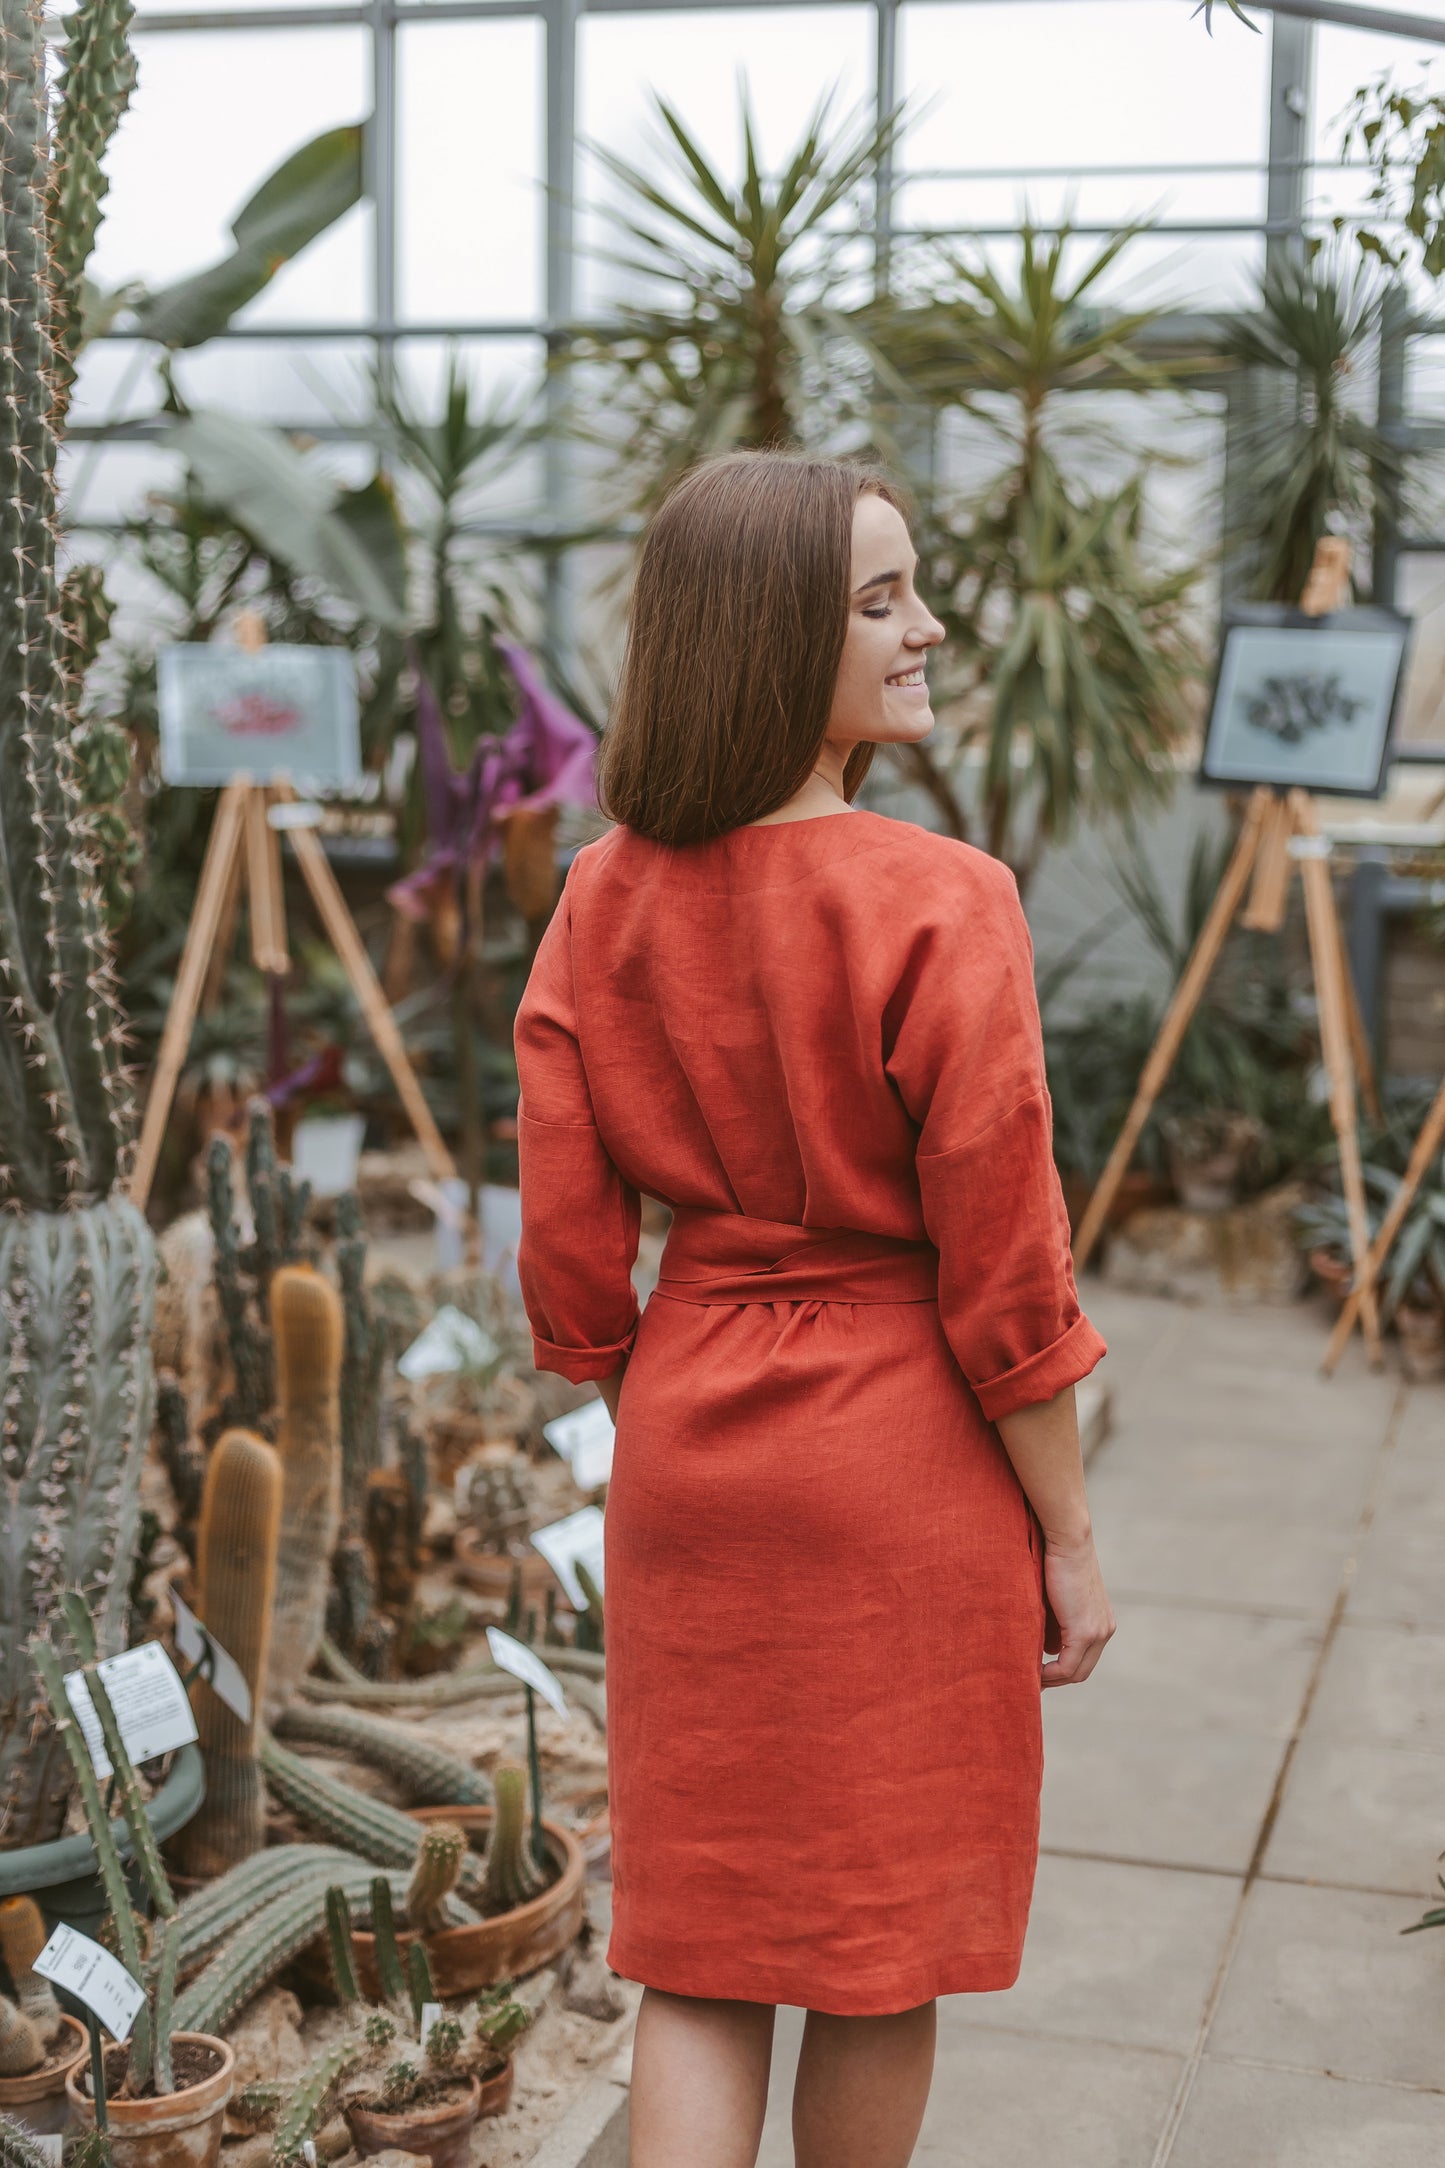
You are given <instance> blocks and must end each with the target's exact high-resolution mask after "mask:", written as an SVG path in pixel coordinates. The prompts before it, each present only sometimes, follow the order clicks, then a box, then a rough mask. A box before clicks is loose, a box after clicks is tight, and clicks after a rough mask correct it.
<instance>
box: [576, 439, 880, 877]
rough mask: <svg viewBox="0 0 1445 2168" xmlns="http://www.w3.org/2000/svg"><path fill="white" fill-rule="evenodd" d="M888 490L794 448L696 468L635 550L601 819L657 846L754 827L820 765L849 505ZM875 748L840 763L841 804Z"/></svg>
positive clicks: (838, 629) (841, 631)
mask: <svg viewBox="0 0 1445 2168" xmlns="http://www.w3.org/2000/svg"><path fill="white" fill-rule="evenodd" d="M869 492H872V493H874V494H876V495H877V496H880V497H883V498H884V499H886V501H887V502H888V503H889V504H892V505H896V506H898V508H899V509H900V510H902V509H903V508H904V507H903V500H902V498H901V495H900V493H899V492H898V491H897V490H896V489H895V488H894V487H893V485H892V484H891V483H890V482H888V481H887V480H886V479H885V478H884V477H883V476H882V475H880V474H878V473H875V472H874V471H873V470H872V469H871V468H868V467H863V466H857V465H853V464H851V463H849V462H846V461H843V460H836V459H815V458H811V457H809V456H807V455H806V454H800V453H794V452H733V453H729V454H727V455H726V456H725V457H723V458H720V459H710V460H706V461H704V462H703V463H702V464H701V465H700V466H696V467H694V468H693V469H692V470H691V471H690V472H689V473H688V474H686V475H684V477H683V479H682V480H681V481H680V482H679V483H678V484H677V486H676V488H675V489H674V490H672V492H671V493H670V495H669V496H668V497H667V499H666V500H665V502H664V503H663V504H662V506H661V508H660V509H659V511H658V512H657V513H656V515H655V517H654V518H653V521H652V524H651V526H650V527H649V528H648V530H647V535H646V537H645V539H644V541H643V545H642V555H641V559H640V561H639V564H638V568H637V580H636V585H635V587H634V589H633V594H632V608H631V614H630V621H629V625H628V634H627V652H626V655H625V657H624V659H623V665H622V677H621V682H620V683H619V685H618V689H617V698H616V700H615V702H614V703H613V708H612V715H611V719H610V721H609V723H608V726H607V730H606V732H605V733H604V736H603V739H602V747H601V752H600V755H599V759H598V775H597V784H598V799H599V802H600V804H601V806H602V808H603V810H604V812H606V813H607V814H608V815H609V817H610V818H611V819H613V820H616V821H623V822H625V823H626V825H627V826H628V827H629V828H635V829H638V830H639V831H640V832H641V833H642V834H643V835H647V836H652V837H654V838H655V839H656V840H657V841H658V842H660V843H699V842H702V841H704V840H705V839H706V838H707V837H709V836H716V835H721V834H723V833H724V831H725V830H727V829H729V828H737V827H741V826H742V825H743V823H744V822H747V821H755V820H759V819H761V817H762V816H763V815H764V814H765V813H771V812H773V811H775V810H776V808H777V807H778V806H780V805H783V804H785V803H786V802H787V800H788V799H789V798H791V797H792V796H793V794H794V792H795V791H798V790H800V789H801V788H802V786H803V784H804V783H805V782H806V780H807V778H808V776H809V774H810V773H811V771H812V768H813V765H814V763H815V762H816V760H817V758H818V753H819V750H820V749H821V747H822V744H823V739H824V736H825V734H826V731H827V724H828V716H829V712H830V710H831V708H832V704H833V689H834V686H835V685H836V683H837V678H838V665H839V662H840V660H841V658H842V654H843V640H844V636H845V634H846V633H847V629H848V587H849V578H850V574H851V571H852V558H853V508H854V506H855V505H856V504H857V502H858V499H859V498H860V497H861V496H864V495H865V494H867V493H869ZM872 758H873V747H872V746H871V745H858V746H855V747H854V749H853V752H852V753H851V754H850V755H849V758H848V762H847V766H846V768H845V769H844V778H843V780H844V789H845V792H846V795H847V796H848V797H849V798H850V799H851V798H852V797H853V795H854V793H855V792H856V791H857V789H858V786H859V784H860V783H861V782H862V780H863V778H864V776H865V775H866V774H867V772H868V767H869V763H870V762H871V760H872Z"/></svg>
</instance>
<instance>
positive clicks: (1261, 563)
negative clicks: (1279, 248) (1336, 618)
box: [1228, 250, 1403, 603]
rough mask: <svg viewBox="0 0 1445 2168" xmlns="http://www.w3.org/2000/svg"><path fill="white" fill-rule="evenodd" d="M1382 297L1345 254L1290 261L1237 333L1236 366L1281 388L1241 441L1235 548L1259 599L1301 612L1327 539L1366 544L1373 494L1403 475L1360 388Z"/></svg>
mask: <svg viewBox="0 0 1445 2168" xmlns="http://www.w3.org/2000/svg"><path fill="white" fill-rule="evenodd" d="M1382 292H1383V289H1382V287H1381V283H1380V280H1379V277H1378V274H1377V273H1376V272H1375V271H1373V270H1372V269H1371V268H1370V267H1369V266H1368V265H1363V264H1361V265H1356V266H1354V267H1352V268H1347V267H1346V266H1345V264H1344V262H1343V260H1342V258H1341V256H1340V255H1339V253H1338V251H1335V250H1321V251H1318V252H1317V253H1316V254H1315V256H1314V257H1313V258H1312V259H1311V260H1309V261H1304V260H1302V259H1299V258H1295V257H1286V258H1284V259H1283V260H1281V261H1280V262H1278V263H1276V264H1273V265H1271V266H1270V268H1269V269H1268V270H1266V272H1265V274H1264V276H1263V278H1262V280H1261V282H1260V290H1259V305H1258V308H1257V309H1256V310H1254V311H1252V312H1250V313H1249V314H1248V315H1242V316H1237V317H1235V318H1234V319H1233V321H1232V323H1231V325H1230V329H1229V338H1228V351H1229V353H1230V355H1231V356H1232V358H1233V359H1234V361H1235V362H1236V363H1237V364H1239V365H1240V366H1241V367H1244V368H1248V369H1254V370H1258V371H1260V372H1261V373H1262V375H1263V376H1264V377H1265V379H1266V381H1269V380H1271V379H1272V380H1273V382H1274V384H1275V386H1276V387H1277V396H1276V397H1275V398H1273V399H1270V400H1268V401H1266V402H1265V404H1264V406H1263V408H1262V410H1261V411H1260V412H1259V414H1258V415H1257V417H1256V418H1255V419H1254V420H1253V421H1252V422H1245V423H1244V424H1243V425H1242V427H1241V429H1240V431H1239V436H1238V447H1239V473H1240V477H1241V487H1242V490H1243V492H1244V495H1243V507H1242V510H1241V513H1240V516H1239V529H1240V533H1239V536H1238V539H1239V540H1240V541H1241V542H1242V543H1243V544H1244V545H1245V546H1246V547H1247V548H1248V549H1249V550H1250V552H1251V553H1252V554H1253V556H1254V557H1255V560H1256V562H1255V566H1254V574H1253V580H1252V586H1253V591H1254V593H1255V594H1256V595H1257V596H1258V597H1259V598H1260V599H1261V600H1263V601H1268V602H1291V603H1292V602H1298V600H1299V598H1300V596H1301V594H1302V593H1303V592H1304V584H1305V581H1306V579H1307V578H1308V577H1309V570H1310V566H1311V565H1312V564H1313V562H1314V554H1315V548H1316V545H1317V544H1318V542H1319V540H1320V537H1321V536H1322V535H1323V534H1325V533H1327V532H1328V531H1329V530H1330V528H1331V526H1332V525H1342V526H1343V527H1344V528H1345V529H1346V530H1347V531H1348V532H1350V533H1351V534H1353V535H1354V536H1355V537H1356V539H1357V540H1359V541H1362V542H1363V541H1365V540H1366V539H1367V538H1368V535H1369V530H1370V521H1371V518H1372V515H1373V511H1374V506H1375V498H1376V492H1377V491H1378V489H1379V488H1380V487H1381V485H1382V483H1383V484H1387V485H1389V486H1392V487H1393V486H1395V485H1397V484H1398V482H1399V480H1400V477H1401V475H1402V472H1403V464H1402V461H1401V459H1400V455H1399V453H1398V451H1397V450H1396V449H1395V447H1394V446H1393V445H1392V444H1391V443H1390V442H1389V441H1388V440H1387V439H1386V438H1385V437H1383V436H1382V435H1381V433H1380V431H1379V430H1378V429H1377V428H1376V427H1375V426H1374V424H1373V422H1372V421H1371V420H1370V418H1369V416H1368V414H1367V412H1366V411H1365V410H1364V406H1363V403H1362V400H1361V397H1360V394H1359V391H1358V389H1357V386H1358V383H1359V379H1360V375H1361V373H1362V371H1363V368H1364V365H1365V363H1366V362H1367V360H1368V357H1369V353H1370V348H1371V346H1372V343H1373V341H1374V339H1375V337H1376V334H1377V332H1378V329H1379V320H1380V307H1381V301H1382Z"/></svg>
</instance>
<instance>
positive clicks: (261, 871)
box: [130, 777, 457, 1211]
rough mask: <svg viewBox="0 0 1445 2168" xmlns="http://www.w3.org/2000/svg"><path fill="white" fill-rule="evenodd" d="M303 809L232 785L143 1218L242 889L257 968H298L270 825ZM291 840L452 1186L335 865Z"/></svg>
mask: <svg viewBox="0 0 1445 2168" xmlns="http://www.w3.org/2000/svg"><path fill="white" fill-rule="evenodd" d="M295 803H296V793H295V791H294V790H292V788H291V786H290V784H289V783H284V782H278V783H270V784H264V783H253V782H251V781H249V780H247V779H246V778H244V777H242V778H239V779H238V780H237V781H236V782H234V783H229V784H228V785H227V786H226V788H225V790H224V791H223V792H222V793H221V802H220V805H219V806H218V808H217V811H216V820H215V825H214V827H213V828H212V830H211V839H210V842H209V843H208V844H207V846H206V856H205V862H204V864H203V865H202V867H201V879H200V885H199V887H198V888H197V890H196V901H195V906H194V909H193V910H192V912H191V922H190V925H189V927H188V928H187V930H186V942H185V947H184V949H183V950H182V952H181V965H180V970H179V972H178V973H177V975H176V984H175V991H174V992H173V993H172V995H171V1005H170V1008H169V1010H168V1011H167V1014H166V1023H165V1030H164V1032H163V1033H162V1035H161V1044H160V1052H159V1054H158V1055H157V1057H156V1066H155V1074H154V1076H153V1077H152V1079H151V1087H150V1092H149V1095H148V1097H147V1099H146V1109H145V1120H144V1122H143V1124H142V1126H141V1136H140V1144H139V1147H138V1149H137V1152H136V1163H135V1172H134V1173H133V1174H132V1176H131V1181H130V1195H131V1197H132V1199H133V1201H134V1202H135V1203H136V1204H138V1205H139V1206H140V1207H141V1209H142V1211H144V1209H145V1205H146V1200H147V1198H148V1197H149V1196H150V1188H151V1183H152V1181H153V1180H154V1179H155V1171H156V1162H157V1160H158V1159H159V1157H160V1149H161V1140H162V1138H163V1137H164V1135H165V1128H166V1122H167V1121H168V1119H169V1118H170V1111H171V1103H172V1101H173V1099H174V1098H175V1091H176V1084H177V1082H178V1081H179V1078H180V1074H181V1069H182V1067H183V1066H184V1063H185V1059H186V1054H187V1052H188V1051H189V1048H190V1044H191V1033H192V1031H193V1030H194V1028H195V1022H196V1014H197V1011H198V1009H199V1008H200V1007H201V1005H202V1003H203V1001H204V999H205V998H206V996H207V994H208V993H210V994H211V995H214V994H215V993H216V992H217V991H218V990H219V986H220V981H221V978H222V977H223V975H224V972H225V968H226V959H227V956H228V954H229V951H230V947H231V939H232V936H233V934H234V930H235V923H236V912H237V910H238V908H239V904H240V897H241V890H242V888H243V887H244V888H245V890H246V892H247V894H248V897H249V900H250V921H251V955H252V958H253V960H254V962H255V964H256V968H257V969H258V970H259V971H264V972H266V973H267V974H268V975H274V976H279V977H284V976H285V974H286V973H287V972H288V971H289V970H290V968H291V962H290V956H289V954H288V952H287V946H286V907H285V894H284V890H283V887H282V881H281V839H280V836H279V834H278V833H277V830H276V828H275V827H274V826H273V825H272V822H271V813H272V810H273V808H275V807H277V806H281V805H294V804H295ZM287 833H288V835H289V836H290V838H291V847H292V849H293V851H294V852H295V854H296V862H297V864H298V865H299V866H300V868H301V872H302V875H303V877H304V879H305V882H306V885H307V887H308V888H309V889H310V891H311V897H312V901H313V902H314V903H315V905H316V910H317V913H318V916H319V917H320V919H321V923H322V925H323V927H324V928H325V930H326V933H327V936H328V938H329V939H330V941H331V945H332V947H333V948H334V949H335V950H336V953H337V955H338V956H339V957H340V959H341V964H342V968H343V969H344V971H345V972H346V976H347V978H348V979H349V980H350V981H351V987H352V991H353V992H354V993H355V995H356V998H357V1001H358V1002H359V1004H360V1006H361V1013H362V1015H363V1016H364V1017H365V1019H366V1024H367V1029H368V1030H369V1031H370V1033H371V1036H372V1039H373V1041H374V1042H375V1045H376V1048H377V1051H378V1052H379V1053H380V1055H381V1057H382V1059H383V1061H384V1062H385V1063H386V1066H387V1068H388V1070H389V1071H390V1072H391V1080H392V1082H393V1084H395V1086H396V1089H397V1092H398V1095H399V1096H400V1099H401V1103H402V1105H403V1106H404V1107H405V1108H406V1111H407V1114H408V1116H409V1118H410V1121H411V1125H412V1128H413V1129H414V1130H415V1132H416V1136H417V1140H418V1142H419V1143H420V1145H421V1148H422V1150H423V1152H424V1153H425V1154H426V1159H427V1165H428V1166H429V1167H430V1169H431V1173H432V1178H433V1180H434V1181H437V1182H445V1181H451V1180H453V1179H455V1176H456V1172H457V1169H456V1162H455V1161H454V1160H453V1158H452V1155H451V1153H450V1152H449V1151H448V1150H447V1147H446V1144H445V1142H444V1141H443V1138H442V1133H441V1131H440V1130H439V1129H438V1128H437V1125H436V1123H435V1121H434V1120H433V1119H432V1113H431V1109H430V1107H429V1106H428V1105H427V1103H426V1099H425V1097H424V1096H423V1093H422V1088H421V1085H420V1084H419V1083H418V1081H417V1076H416V1071H415V1070H414V1069H413V1068H412V1066H411V1063H410V1062H409V1061H408V1060H407V1056H406V1048H405V1047H404V1046H403V1044H402V1039H401V1033H400V1032H399V1031H398V1030H397V1028H396V1020H395V1018H394V1017H393V1015H392V1013H391V1010H390V1008H389V1006H388V1004H387V1000H386V996H385V994H384V993H383V992H382V990H381V986H380V984H379V983H378V980H377V976H376V973H375V972H374V971H373V970H372V968H371V959H370V957H369V956H368V955H367V953H366V947H365V944H364V943H363V941H362V938H361V935H360V934H359V933H358V932H357V930H356V922H355V920H354V919H353V918H352V916H351V913H350V911H349V910H348V909H347V907H346V899H345V897H344V896H343V895H342V893H341V889H340V887H339V885H338V883H337V879H336V875H335V874H334V873H333V872H332V870H331V865H330V861H329V860H328V859H327V856H326V853H325V851H324V850H323V849H322V848H321V844H320V841H319V839H318V837H317V835H316V832H315V830H314V829H313V828H310V827H305V826H291V825H289V824H288V826H287Z"/></svg>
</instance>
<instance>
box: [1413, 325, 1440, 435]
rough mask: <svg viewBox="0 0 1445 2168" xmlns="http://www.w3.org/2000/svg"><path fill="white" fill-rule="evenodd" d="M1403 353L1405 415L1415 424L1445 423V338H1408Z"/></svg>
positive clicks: (1437, 336)
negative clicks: (1404, 356) (1420, 422)
mask: <svg viewBox="0 0 1445 2168" xmlns="http://www.w3.org/2000/svg"><path fill="white" fill-rule="evenodd" d="M1405 354H1406V362H1405V410H1406V412H1407V413H1408V414H1409V415H1410V417H1411V419H1412V420H1414V421H1427V422H1445V337H1441V336H1440V335H1439V334H1438V333H1437V334H1435V335H1433V336H1431V337H1428V338H1417V339H1411V340H1410V342H1409V344H1408V345H1407V347H1406V349H1405Z"/></svg>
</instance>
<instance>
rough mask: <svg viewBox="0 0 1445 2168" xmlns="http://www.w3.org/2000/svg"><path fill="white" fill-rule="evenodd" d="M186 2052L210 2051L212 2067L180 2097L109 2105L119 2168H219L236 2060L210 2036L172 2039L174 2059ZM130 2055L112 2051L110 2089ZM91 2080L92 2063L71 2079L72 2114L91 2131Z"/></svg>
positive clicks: (78, 2066) (76, 2067)
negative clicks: (217, 2166)
mask: <svg viewBox="0 0 1445 2168" xmlns="http://www.w3.org/2000/svg"><path fill="white" fill-rule="evenodd" d="M183 2048H196V2049H208V2050H209V2051H210V2059H211V2066H212V2067H211V2068H210V2069H209V2070H208V2071H207V2072H206V2073H205V2074H204V2075H203V2076H201V2077H199V2078H198V2079H197V2080H196V2081H195V2083H194V2084H191V2085H187V2086H186V2087H184V2088H183V2090H181V2091H180V2092H176V2093H162V2094H161V2095H160V2097H159V2098H158V2099H155V2100H115V2099H108V2100H107V2101H106V2114H107V2117H108V2118H109V2125H110V2151H111V2159H112V2161H113V2163H114V2168H216V2164H217V2162H218V2161H219V2160H220V2158H221V2131H222V2125H223V2122H224V2120H225V2114H226V2103H227V2101H228V2100H229V2099H230V2097H231V2082H232V2079H233V2078H234V2076H235V2071H236V2058H235V2056H234V2054H233V2053H232V2052H231V2050H230V2048H228V2047H227V2045H226V2043H225V2041H224V2040H217V2039H215V2038H214V2037H213V2036H212V2035H211V2034H210V2033H192V2032H178V2033H172V2035H171V2053H172V2054H173V2055H176V2053H177V2050H178V2049H183ZM125 2052H126V2051H125V2050H124V2049H123V2048H108V2049H107V2050H106V2083H107V2087H109V2085H110V2083H111V2082H112V2074H113V2081H114V2082H115V2083H116V2084H117V2085H118V2084H119V2083H120V2080H121V2077H122V2076H123V2074H124V2070H125ZM177 2059H178V2060H180V2057H179V2056H178V2057H177ZM89 2080H90V2066H89V2063H88V2061H83V2062H79V2063H73V2064H72V2065H71V2068H70V2070H69V2071H68V2072H67V2074H66V2079H65V2092H66V2097H67V2099H68V2100H69V2102H70V2109H71V2114H72V2115H73V2116H74V2118H75V2120H76V2122H77V2123H79V2124H81V2125H82V2126H83V2127H84V2128H85V2129H86V2130H89V2129H91V2128H92V2127H93V2125H94V2123H95V2102H94V2101H93V2100H92V2099H91V2097H90V2089H89ZM82 2087H84V2090H82Z"/></svg>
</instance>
